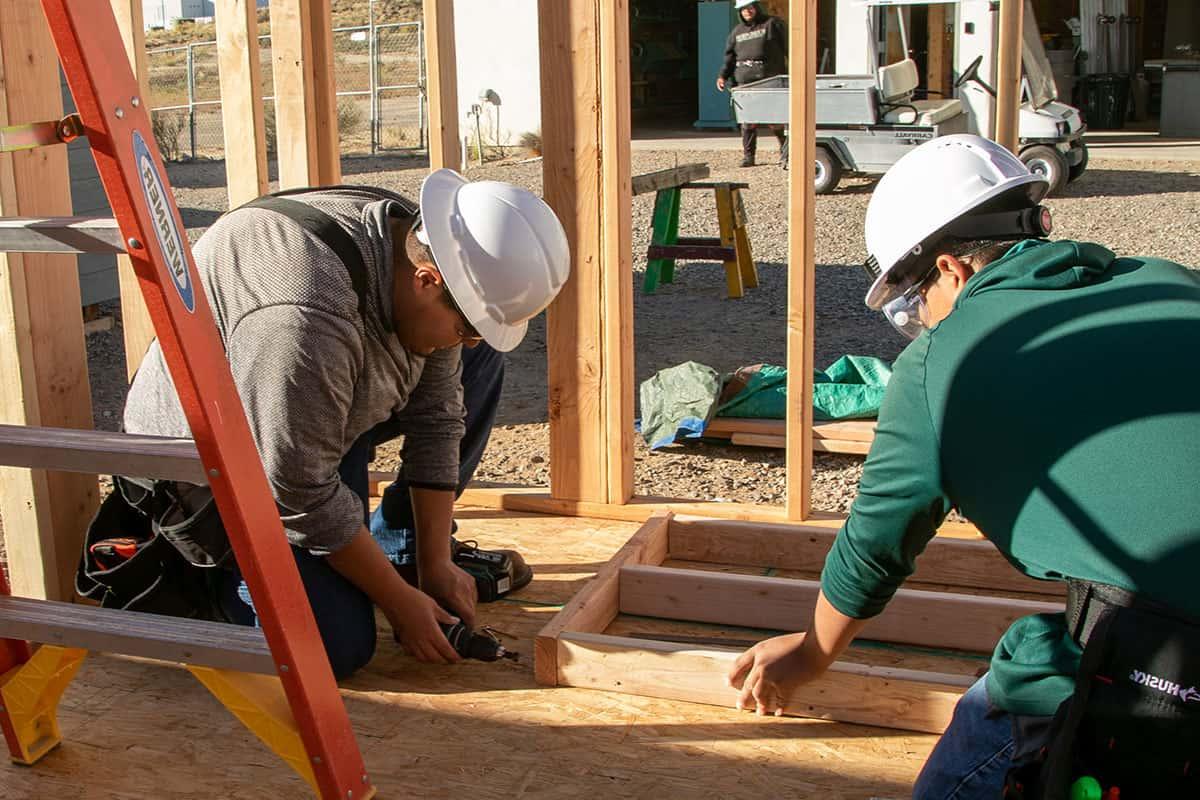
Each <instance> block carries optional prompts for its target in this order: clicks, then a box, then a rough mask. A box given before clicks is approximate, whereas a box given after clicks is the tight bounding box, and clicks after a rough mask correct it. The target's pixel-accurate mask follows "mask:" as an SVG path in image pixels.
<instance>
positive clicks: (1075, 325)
mask: <svg viewBox="0 0 1200 800" xmlns="http://www.w3.org/2000/svg"><path fill="white" fill-rule="evenodd" d="M1198 352H1200V277H1198V276H1197V274H1196V273H1192V272H1189V271H1188V270H1186V269H1184V268H1183V267H1181V266H1179V265H1177V264H1172V263H1170V262H1167V261H1161V260H1155V259H1143V258H1116V257H1115V256H1114V255H1113V253H1111V252H1110V251H1109V250H1106V249H1105V248H1103V247H1100V246H1099V245H1095V244H1085V243H1076V242H1069V241H1061V242H1053V243H1050V242H1036V241H1030V242H1023V243H1021V244H1019V245H1016V246H1015V247H1013V248H1012V249H1011V250H1009V252H1008V253H1007V254H1006V255H1005V256H1004V258H1002V259H1000V260H998V261H996V262H994V263H993V264H991V265H989V266H988V267H987V268H986V269H984V270H982V271H981V272H979V273H978V274H977V275H975V276H973V277H972V278H971V279H970V280H969V281H968V282H967V285H966V287H965V288H964V290H963V292H962V294H961V295H960V296H959V298H958V300H957V301H956V302H955V305H954V311H953V313H951V314H950V315H949V316H948V317H947V318H946V319H945V320H943V321H942V322H941V323H940V324H939V325H937V326H936V327H934V328H933V329H932V330H929V331H927V332H925V333H923V334H922V335H921V336H920V337H919V338H918V339H917V340H916V341H914V342H913V343H912V344H911V345H909V346H908V348H907V349H906V350H905V351H904V352H903V353H902V354H901V355H900V357H899V359H897V361H896V364H895V372H894V374H893V376H892V380H891V383H890V384H889V385H888V389H887V395H886V397H885V398H884V402H883V407H882V409H881V410H880V414H879V424H878V428H877V431H876V435H875V443H874V445H872V447H871V452H870V455H869V456H868V457H867V463H866V468H865V471H864V473H863V478H862V484H861V487H860V489H859V495H858V498H857V499H856V500H855V502H854V506H853V508H852V509H851V512H850V517H849V519H848V520H847V521H846V524H845V526H844V527H843V528H842V530H841V532H840V533H839V535H838V537H837V541H836V543H835V544H834V546H833V548H832V550H831V551H830V553H829V556H828V558H827V560H826V562H825V570H824V573H823V574H822V577H821V585H822V588H823V589H824V591H825V595H826V596H827V597H828V598H829V601H830V602H831V603H832V604H833V605H834V607H836V608H837V609H838V610H839V611H841V612H842V613H843V614H847V615H849V616H851V617H856V618H866V617H871V616H874V615H876V614H878V613H879V612H880V611H882V610H883V607H884V606H885V605H886V604H887V602H888V600H889V599H891V597H892V594H893V593H894V592H895V590H896V589H897V588H898V587H899V586H900V584H901V583H903V582H904V580H905V578H907V577H908V576H909V575H911V574H912V571H913V566H914V564H913V562H914V561H915V559H916V558H917V557H918V556H919V555H920V553H921V551H922V550H923V549H924V548H925V545H926V543H927V542H928V541H929V539H930V538H931V537H932V536H933V535H934V532H935V531H936V529H937V527H938V525H939V524H940V523H941V521H942V519H943V518H944V517H945V516H946V514H947V512H948V511H949V510H950V509H951V508H958V509H959V511H961V512H962V514H963V515H964V516H966V517H967V518H968V519H970V520H971V521H972V522H974V523H975V524H976V525H977V526H978V527H979V529H980V530H981V531H983V533H984V535H986V536H987V537H988V538H989V539H990V540H991V541H992V542H993V543H994V544H995V545H996V547H997V548H999V550H1000V551H1001V552H1002V553H1004V555H1005V556H1006V557H1007V558H1008V560H1009V561H1010V562H1011V563H1012V565H1013V566H1014V567H1016V568H1017V569H1019V570H1020V571H1021V572H1023V573H1025V574H1026V575H1029V576H1031V577H1034V578H1040V579H1045V580H1061V579H1063V578H1064V577H1068V576H1070V577H1075V578H1080V579H1085V580H1091V581H1099V582H1104V583H1109V584H1113V585H1116V586H1121V587H1124V588H1126V589H1129V590H1132V591H1135V592H1138V593H1139V594H1142V595H1144V596H1146V597H1149V598H1151V599H1155V600H1158V601H1159V602H1162V603H1166V604H1169V605H1171V606H1174V607H1176V608H1178V609H1180V610H1182V611H1185V612H1190V613H1192V614H1200V593H1198V592H1196V591H1195V588H1194V587H1195V584H1194V583H1193V581H1198V580H1200V486H1198V485H1197V484H1198V481H1197V466H1198V465H1200V370H1197V369H1196V367H1195V363H1196V362H1195V359H1196V354H1197V353H1198ZM1078 661H1079V647H1078V646H1077V645H1076V644H1075V643H1074V642H1073V641H1072V640H1071V638H1070V636H1069V635H1068V633H1067V630H1066V625H1065V620H1064V617H1063V615H1062V614H1044V615H1037V616H1032V617H1025V618H1023V619H1020V620H1017V621H1016V622H1015V623H1014V624H1013V625H1012V627H1010V628H1009V630H1008V632H1007V633H1006V634H1005V635H1004V637H1003V638H1002V639H1001V641H1000V643H999V644H998V646H997V647H996V651H995V653H994V655H993V657H992V667H991V672H990V675H989V677H988V683H987V686H988V694H989V696H990V699H991V701H992V703H993V704H995V705H996V706H997V707H999V708H1001V709H1004V710H1006V711H1009V712H1012V713H1017V714H1030V715H1048V714H1053V713H1054V711H1055V709H1056V708H1057V707H1058V705H1059V704H1060V703H1061V702H1062V701H1063V700H1064V699H1066V698H1067V697H1068V696H1069V695H1070V693H1071V691H1072V690H1073V688H1074V675H1075V672H1076V671H1077V669H1078Z"/></svg>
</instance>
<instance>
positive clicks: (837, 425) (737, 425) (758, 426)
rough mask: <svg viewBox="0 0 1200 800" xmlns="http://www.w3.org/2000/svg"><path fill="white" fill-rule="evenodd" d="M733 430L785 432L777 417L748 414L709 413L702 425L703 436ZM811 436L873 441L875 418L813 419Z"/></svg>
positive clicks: (765, 433) (717, 435) (722, 434)
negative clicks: (757, 416) (715, 414)
mask: <svg viewBox="0 0 1200 800" xmlns="http://www.w3.org/2000/svg"><path fill="white" fill-rule="evenodd" d="M735 433H753V434H758V435H762V436H785V435H786V434H787V422H785V421H784V420H781V419H753V418H751V417H713V419H712V420H710V421H709V423H708V427H707V428H705V429H704V435H705V437H707V438H713V439H716V438H729V437H731V436H733V435H734V434H735ZM813 438H814V439H837V440H840V441H851V442H868V443H869V442H873V441H875V420H873V419H851V420H842V421H840V422H815V423H813Z"/></svg>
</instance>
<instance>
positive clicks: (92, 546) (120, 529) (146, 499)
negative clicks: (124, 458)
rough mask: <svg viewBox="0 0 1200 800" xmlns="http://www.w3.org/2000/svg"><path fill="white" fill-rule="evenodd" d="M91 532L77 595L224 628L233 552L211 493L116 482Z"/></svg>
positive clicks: (77, 578)
mask: <svg viewBox="0 0 1200 800" xmlns="http://www.w3.org/2000/svg"><path fill="white" fill-rule="evenodd" d="M113 484H114V486H113V491H112V493H111V494H109V496H108V497H107V498H105V500H104V502H103V503H101V505H100V509H99V510H98V511H97V512H96V516H95V517H94V518H93V519H92V522H91V524H90V525H88V529H87V534H86V536H85V538H84V546H83V553H82V554H81V556H80V561H79V567H78V569H77V570H76V573H75V590H76V591H77V592H78V593H79V594H80V595H82V596H83V597H87V598H91V599H93V600H97V601H99V602H100V604H101V605H102V606H104V607H106V608H122V609H127V610H130V611H145V612H149V613H152V614H164V615H168V616H174V617H191V618H195V619H211V620H223V619H224V617H223V615H222V614H221V613H220V611H219V603H218V599H217V597H218V596H217V586H218V581H219V578H220V577H221V576H220V574H219V573H220V572H221V570H222V569H223V568H226V567H231V566H232V565H233V557H232V550H231V548H230V546H229V540H228V537H227V536H226V534H225V528H224V526H223V525H222V524H221V518H220V515H219V514H218V513H217V508H216V504H215V503H214V502H213V499H212V493H211V492H210V491H209V490H208V488H207V487H202V486H189V485H187V484H177V483H175V482H174V481H141V480H135V479H129V478H122V477H119V476H114V477H113Z"/></svg>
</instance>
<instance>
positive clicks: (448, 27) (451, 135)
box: [423, 0, 462, 170]
mask: <svg viewBox="0 0 1200 800" xmlns="http://www.w3.org/2000/svg"><path fill="white" fill-rule="evenodd" d="M423 14H424V21H425V83H426V98H425V99H426V102H427V103H428V105H429V168H430V169H431V170H435V169H442V168H443V167H444V168H446V169H453V170H461V169H462V164H460V163H459V161H460V150H459V138H458V137H459V127H458V69H457V66H456V54H455V49H454V0H425V4H424V12H423Z"/></svg>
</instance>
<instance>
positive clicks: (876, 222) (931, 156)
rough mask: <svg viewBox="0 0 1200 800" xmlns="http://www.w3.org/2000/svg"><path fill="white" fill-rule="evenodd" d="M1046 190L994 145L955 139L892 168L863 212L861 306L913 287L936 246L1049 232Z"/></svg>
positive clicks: (923, 148)
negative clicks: (865, 284)
mask: <svg viewBox="0 0 1200 800" xmlns="http://www.w3.org/2000/svg"><path fill="white" fill-rule="evenodd" d="M1049 188H1050V184H1049V183H1047V181H1046V179H1045V178H1043V177H1042V176H1040V175H1034V174H1032V173H1030V172H1029V170H1028V169H1027V168H1026V167H1025V165H1024V164H1022V163H1021V161H1020V159H1018V158H1017V157H1016V156H1014V155H1013V154H1012V153H1010V152H1009V151H1008V150H1006V149H1005V148H1003V147H1001V146H1000V145H998V144H996V143H995V142H992V141H989V140H988V139H984V138H982V137H980V136H974V135H971V134H966V133H961V134H954V135H951V136H941V137H939V138H937V139H933V140H931V141H928V142H925V143H924V144H922V145H920V146H919V147H916V148H915V149H913V150H912V152H910V153H907V154H905V156H904V157H903V158H901V159H900V160H899V161H897V162H896V163H895V164H893V165H892V167H891V169H889V170H888V171H887V173H886V174H885V175H884V176H883V178H882V179H881V180H880V181H879V185H878V186H877V187H875V192H874V194H873V196H872V197H871V202H870V204H869V205H868V206H867V220H866V239H867V253H868V258H867V264H866V269H867V273H868V274H869V275H870V276H871V278H872V282H871V288H870V289H869V290H868V291H867V297H866V304H867V306H869V307H870V308H874V309H879V308H882V307H883V305H884V304H885V303H888V302H889V301H891V300H893V299H895V298H896V297H898V296H899V295H900V294H902V293H903V292H904V291H905V289H907V288H909V286H910V285H911V283H912V282H913V281H914V280H919V279H920V277H921V275H920V274H918V273H920V272H921V269H920V267H921V265H922V264H925V263H927V262H928V258H929V257H931V256H932V255H933V253H932V252H930V251H931V249H932V248H933V247H935V246H936V245H937V244H938V243H939V242H940V241H941V240H942V239H945V238H948V237H954V238H972V239H980V240H982V239H1000V240H1004V239H1020V238H1025V237H1028V236H1045V235H1046V234H1047V233H1049V232H1050V219H1049V212H1048V211H1047V210H1046V209H1044V208H1041V207H1040V206H1038V203H1039V202H1040V201H1041V199H1042V198H1043V197H1044V196H1045V195H1046V191H1047V190H1048V189H1049Z"/></svg>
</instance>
